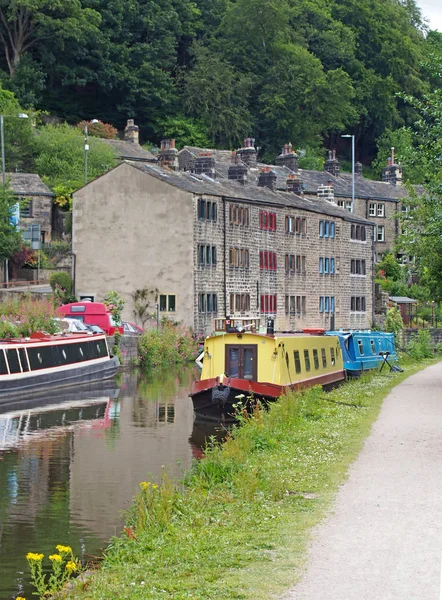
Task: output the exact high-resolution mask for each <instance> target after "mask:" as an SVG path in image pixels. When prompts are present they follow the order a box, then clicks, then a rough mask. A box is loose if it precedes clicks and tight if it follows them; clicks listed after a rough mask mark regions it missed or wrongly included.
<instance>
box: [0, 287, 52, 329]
mask: <svg viewBox="0 0 442 600" xmlns="http://www.w3.org/2000/svg"><path fill="white" fill-rule="evenodd" d="M57 316H58V314H57V311H56V309H55V307H54V304H53V302H52V301H51V300H47V299H43V300H39V299H35V298H31V297H30V296H29V297H24V298H20V299H13V300H8V301H6V302H2V303H0V339H4V338H11V337H20V336H25V337H26V336H29V335H31V333H33V332H35V331H42V332H45V333H56V332H57V331H58V330H59V327H58V325H57V322H56V321H55V320H54V319H55V318H56V317H57Z"/></svg>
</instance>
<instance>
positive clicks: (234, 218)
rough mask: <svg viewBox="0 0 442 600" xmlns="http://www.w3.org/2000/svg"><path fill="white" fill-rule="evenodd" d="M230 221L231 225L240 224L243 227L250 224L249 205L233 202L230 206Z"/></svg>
mask: <svg viewBox="0 0 442 600" xmlns="http://www.w3.org/2000/svg"><path fill="white" fill-rule="evenodd" d="M229 223H230V225H240V226H242V227H248V226H249V208H248V206H239V205H238V204H231V205H230V206H229Z"/></svg>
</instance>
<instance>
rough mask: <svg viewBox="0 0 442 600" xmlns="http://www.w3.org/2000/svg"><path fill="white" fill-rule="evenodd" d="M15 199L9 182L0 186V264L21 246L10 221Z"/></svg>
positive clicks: (20, 238)
mask: <svg viewBox="0 0 442 600" xmlns="http://www.w3.org/2000/svg"><path fill="white" fill-rule="evenodd" d="M16 205H17V198H16V197H15V196H14V194H13V193H12V190H11V188H10V185H9V182H6V183H5V184H2V183H1V184H0V263H3V262H4V261H5V260H6V259H8V258H10V257H11V256H12V255H13V254H14V252H17V250H19V249H20V248H21V246H22V244H23V239H22V237H21V234H20V233H19V232H18V231H17V229H16V227H15V225H14V224H13V223H12V221H11V216H12V214H13V213H14V211H15V207H16Z"/></svg>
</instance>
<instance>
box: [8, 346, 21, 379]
mask: <svg viewBox="0 0 442 600" xmlns="http://www.w3.org/2000/svg"><path fill="white" fill-rule="evenodd" d="M6 357H7V359H8V363H9V372H10V373H21V368H20V361H19V360H18V352H17V350H16V349H15V348H8V350H6Z"/></svg>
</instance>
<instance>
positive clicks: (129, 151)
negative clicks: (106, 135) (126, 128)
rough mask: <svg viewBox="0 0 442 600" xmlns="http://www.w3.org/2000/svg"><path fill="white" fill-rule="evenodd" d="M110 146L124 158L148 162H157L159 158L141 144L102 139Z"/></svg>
mask: <svg viewBox="0 0 442 600" xmlns="http://www.w3.org/2000/svg"><path fill="white" fill-rule="evenodd" d="M102 141H103V142H105V143H106V144H107V145H108V146H110V147H111V148H113V149H114V152H115V154H117V156H118V157H119V158H121V159H123V160H139V161H146V162H157V158H156V157H155V156H154V155H153V154H152V152H149V151H148V150H145V149H144V148H142V147H141V146H140V144H134V143H133V142H126V141H124V140H106V139H102Z"/></svg>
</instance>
